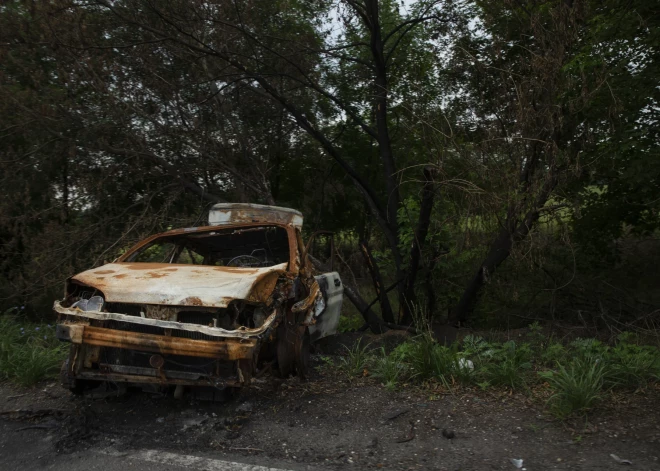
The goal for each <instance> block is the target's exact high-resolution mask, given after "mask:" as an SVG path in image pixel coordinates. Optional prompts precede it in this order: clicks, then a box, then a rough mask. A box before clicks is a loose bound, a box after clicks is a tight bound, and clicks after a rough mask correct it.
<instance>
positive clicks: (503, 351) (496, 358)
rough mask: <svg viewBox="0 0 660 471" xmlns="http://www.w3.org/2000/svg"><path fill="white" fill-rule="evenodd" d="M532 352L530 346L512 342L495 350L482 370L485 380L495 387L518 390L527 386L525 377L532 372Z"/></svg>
mask: <svg viewBox="0 0 660 471" xmlns="http://www.w3.org/2000/svg"><path fill="white" fill-rule="evenodd" d="M531 357H532V351H531V349H530V348H529V345H527V344H522V345H520V346H518V345H516V342H514V341H513V340H510V341H508V342H505V343H503V344H502V345H501V346H500V347H498V348H494V349H493V352H492V354H490V355H489V360H490V361H489V362H488V363H487V364H486V365H485V366H484V368H483V370H482V376H483V377H484V378H485V380H486V381H487V382H488V383H489V384H492V385H494V386H506V387H510V388H511V389H516V388H519V387H521V386H523V385H524V384H525V376H526V375H527V373H528V371H529V370H531V368H532V364H531V361H530V360H531Z"/></svg>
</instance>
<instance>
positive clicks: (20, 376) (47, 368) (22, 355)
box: [0, 312, 68, 386]
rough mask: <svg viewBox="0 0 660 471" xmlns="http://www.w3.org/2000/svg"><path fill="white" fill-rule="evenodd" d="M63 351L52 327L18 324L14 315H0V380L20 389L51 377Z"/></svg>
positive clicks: (63, 355) (65, 351)
mask: <svg viewBox="0 0 660 471" xmlns="http://www.w3.org/2000/svg"><path fill="white" fill-rule="evenodd" d="M67 351H68V350H67V348H66V346H65V345H64V344H62V343H61V342H59V340H57V338H56V337H55V329H54V326H52V325H47V324H30V323H25V322H20V321H19V320H18V318H17V316H16V314H15V313H14V312H6V313H5V314H3V315H0V377H2V378H4V379H9V380H11V381H14V382H16V383H18V384H21V385H23V386H30V385H32V384H35V383H37V382H39V381H41V380H43V379H46V378H51V377H54V375H55V374H56V373H57V372H59V370H60V367H61V366H62V362H63V361H64V358H65V357H66V354H67Z"/></svg>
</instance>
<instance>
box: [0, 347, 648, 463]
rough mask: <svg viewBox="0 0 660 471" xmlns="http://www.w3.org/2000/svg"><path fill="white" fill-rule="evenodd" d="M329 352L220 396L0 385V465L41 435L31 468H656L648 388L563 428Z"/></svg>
mask: <svg viewBox="0 0 660 471" xmlns="http://www.w3.org/2000/svg"><path fill="white" fill-rule="evenodd" d="M328 358H332V357H328V356H324V357H323V358H322V357H321V356H320V355H315V356H314V358H313V360H314V364H315V365H316V368H315V374H314V375H313V377H312V378H311V379H310V380H308V381H306V382H300V381H298V380H297V379H295V378H292V379H289V380H287V381H282V380H276V379H267V380H263V382H261V383H259V384H257V385H256V386H255V387H253V388H251V389H250V390H247V391H243V392H241V393H240V394H239V395H238V396H237V397H234V398H232V399H229V400H226V401H224V402H221V403H218V402H215V403H211V402H202V401H196V400H194V399H191V398H190V397H186V398H184V399H183V400H179V401H177V400H175V399H174V398H172V397H171V396H170V397H167V396H157V395H153V394H147V393H144V392H129V393H128V394H125V395H123V396H120V397H105V398H92V397H82V398H81V397H75V396H73V395H71V394H70V393H69V392H68V391H65V390H63V389H61V388H60V386H59V385H58V384H56V383H52V382H51V383H46V384H41V385H39V386H38V387H35V388H30V389H25V388H18V387H16V386H13V385H10V384H8V383H3V384H0V411H2V414H1V415H0V469H17V466H18V465H19V464H20V463H22V462H23V460H24V459H25V458H24V457H23V454H24V453H26V450H25V447H24V446H22V445H21V444H22V443H36V442H39V443H40V444H41V445H39V446H40V448H39V450H40V451H39V456H38V457H34V459H35V460H36V461H34V463H36V465H35V466H34V467H32V468H31V469H41V466H40V465H39V464H40V463H41V464H43V468H47V467H48V466H47V463H49V460H55V459H56V458H58V457H59V459H60V460H61V459H62V458H63V457H66V456H75V455H76V453H80V452H81V451H84V450H104V449H113V450H115V451H118V452H122V451H124V450H135V449H155V450H162V451H174V452H179V453H186V454H196V455H201V456H210V457H218V458H221V459H232V460H234V461H239V462H244V463H253V464H262V465H264V464H269V463H271V464H272V463H276V464H277V465H278V466H279V467H286V468H288V469H327V470H332V469H356V470H362V469H385V470H418V469H420V470H452V471H455V470H489V469H492V470H515V469H516V467H515V466H514V465H513V464H512V463H511V461H510V460H511V458H514V459H522V460H523V465H522V466H523V467H524V468H525V469H527V470H544V469H560V470H566V469H575V470H606V469H620V468H625V467H626V466H628V467H630V468H632V469H640V470H660V408H658V403H659V402H660V390H658V389H654V390H647V391H645V392H644V394H630V395H627V396H623V395H622V396H619V397H616V398H612V399H611V400H608V402H607V404H605V405H604V406H603V407H601V409H600V410H599V412H597V413H595V414H594V415H593V416H591V417H590V418H589V420H580V421H574V422H570V423H561V422H558V421H556V420H554V419H553V418H552V417H550V416H548V415H547V414H546V412H545V411H544V410H543V404H539V403H534V402H532V401H531V400H530V399H529V398H527V397H525V396H523V395H518V394H509V393H507V392H505V391H499V392H486V393H484V392H477V391H472V390H466V389H462V390H459V391H455V392H454V393H453V394H452V393H448V392H446V391H435V392H434V391H430V390H428V389H420V388H412V387H404V388H402V389H400V390H398V391H387V390H386V389H385V388H383V387H382V386H381V385H379V384H377V382H376V381H375V380H373V379H371V378H368V377H365V378H358V379H353V380H348V379H347V378H346V377H345V375H343V374H342V373H341V372H339V371H338V370H337V369H335V368H331V367H328V366H325V365H326V362H327V360H328ZM10 411H13V412H10ZM19 411H22V412H19ZM443 430H444V432H443ZM452 435H453V436H454V438H451V439H449V438H446V436H452ZM28 448H29V447H28ZM612 454H614V455H616V456H618V457H619V458H620V459H624V460H630V461H631V462H632V465H626V464H622V463H619V462H617V461H616V460H615V458H612V457H611V455H612ZM37 458H38V460H37ZM21 468H22V466H21ZM25 469H27V468H25ZM58 469H59V468H58ZM145 469H146V468H145Z"/></svg>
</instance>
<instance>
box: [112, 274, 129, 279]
mask: <svg viewBox="0 0 660 471" xmlns="http://www.w3.org/2000/svg"><path fill="white" fill-rule="evenodd" d="M127 276H128V275H127V274H126V273H121V274H119V275H114V276H113V278H117V279H119V280H121V279H122V278H126V277H127Z"/></svg>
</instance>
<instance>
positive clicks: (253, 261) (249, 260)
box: [227, 255, 262, 268]
mask: <svg viewBox="0 0 660 471" xmlns="http://www.w3.org/2000/svg"><path fill="white" fill-rule="evenodd" d="M261 263H262V262H261V260H260V259H258V258H257V257H255V256H253V255H239V256H237V257H234V258H232V259H231V260H229V262H228V263H227V266H228V267H244V268H251V267H258V266H260V265H261Z"/></svg>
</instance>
